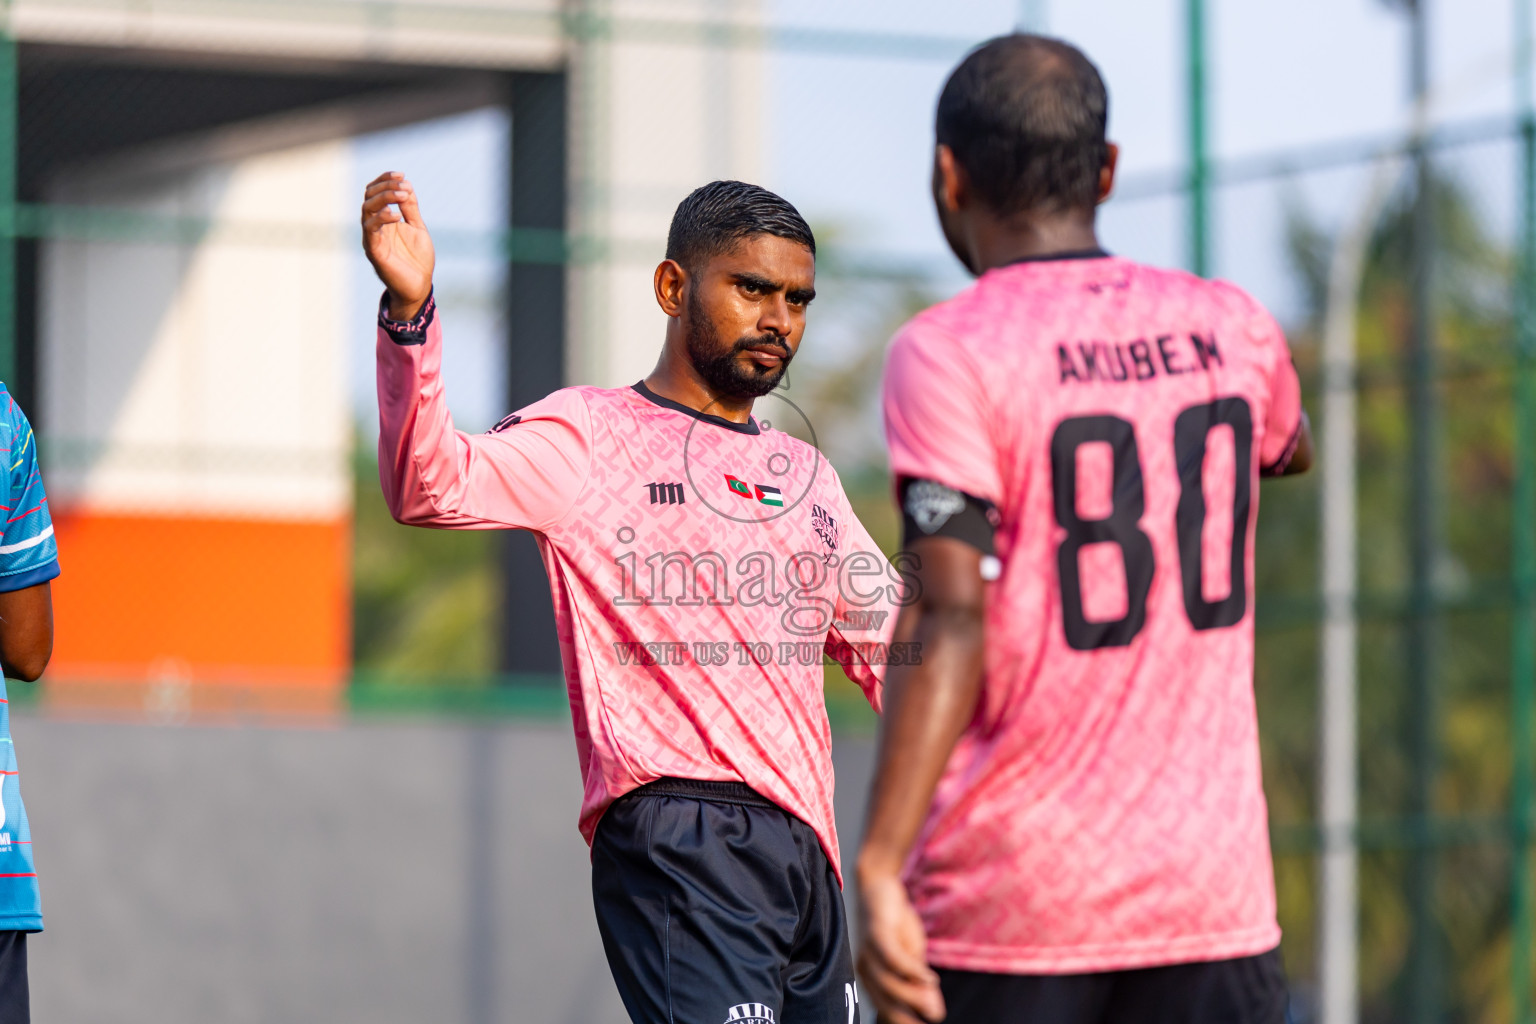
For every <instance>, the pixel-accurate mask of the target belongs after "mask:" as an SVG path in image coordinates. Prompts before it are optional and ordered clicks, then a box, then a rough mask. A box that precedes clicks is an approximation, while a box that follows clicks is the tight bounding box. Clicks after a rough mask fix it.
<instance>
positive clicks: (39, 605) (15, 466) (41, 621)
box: [0, 384, 59, 1024]
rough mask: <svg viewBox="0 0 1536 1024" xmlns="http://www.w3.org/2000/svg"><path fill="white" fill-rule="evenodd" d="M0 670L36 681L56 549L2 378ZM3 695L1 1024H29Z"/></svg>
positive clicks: (24, 898) (28, 896)
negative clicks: (2, 461) (2, 470)
mask: <svg viewBox="0 0 1536 1024" xmlns="http://www.w3.org/2000/svg"><path fill="white" fill-rule="evenodd" d="M0 458H3V459H4V460H5V461H4V463H3V466H4V468H5V472H4V475H3V477H0V519H3V521H4V523H3V527H0V669H4V671H5V676H6V678H8V679H21V680H24V681H26V682H31V681H33V680H35V679H36V678H37V677H38V676H40V675H42V674H43V669H44V668H46V667H47V665H48V658H49V656H50V655H52V653H53V595H52V592H51V589H50V583H49V581H51V580H52V579H53V578H54V577H56V576H58V575H59V548H58V544H57V543H56V542H55V540H54V537H53V518H52V517H51V516H50V515H49V514H48V496H47V494H46V493H44V491H43V478H42V474H41V473H39V472H38V466H37V440H36V438H34V437H33V435H32V425H31V424H30V423H28V422H27V417H26V414H25V413H23V412H22V411H21V407H20V406H18V405H17V404H16V402H15V400H13V399H12V398H11V395H10V393H9V392H8V391H6V389H5V386H4V385H3V384H0ZM17 772H18V769H17V766H16V748H15V745H14V744H13V743H12V742H11V716H10V704H9V694H8V693H7V692H6V690H5V688H4V683H3V682H0V1024H30V1021H31V1017H32V1011H31V998H30V995H29V992H28V986H27V933H28V932H40V931H42V930H43V908H42V903H41V900H40V899H39V895H38V887H37V868H36V867H35V866H34V864H33V861H32V830H31V828H30V827H28V825H27V809H26V807H24V806H23V805H22V802H21V777H20V775H19V774H18V773H17Z"/></svg>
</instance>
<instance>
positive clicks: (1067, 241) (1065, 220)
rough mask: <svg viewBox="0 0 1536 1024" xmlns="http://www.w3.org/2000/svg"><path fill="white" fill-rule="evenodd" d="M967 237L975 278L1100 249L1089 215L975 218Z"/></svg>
mask: <svg viewBox="0 0 1536 1024" xmlns="http://www.w3.org/2000/svg"><path fill="white" fill-rule="evenodd" d="M968 234H969V238H967V240H966V241H967V243H968V244H967V246H966V248H967V250H968V252H969V255H970V257H971V258H970V266H971V269H972V271H974V272H975V274H976V275H977V276H978V277H979V276H981V275H982V274H985V273H986V272H987V271H989V270H991V269H993V268H994V267H1002V266H1007V265H1008V264H1010V263H1017V262H1018V261H1019V260H1025V259H1035V258H1039V257H1041V256H1053V255H1055V254H1057V253H1067V252H1084V251H1087V250H1091V249H1098V248H1100V245H1099V236H1098V233H1097V232H1096V231H1095V230H1094V217H1093V212H1092V211H1087V212H1083V211H1071V212H1068V213H1062V214H1053V215H1049V216H1034V215H1029V214H1026V215H1023V216H1019V217H1014V218H1009V219H1002V218H991V217H987V218H979V219H978V220H977V221H976V222H975V223H974V224H973V225H972V227H971V230H970V232H969V233H968Z"/></svg>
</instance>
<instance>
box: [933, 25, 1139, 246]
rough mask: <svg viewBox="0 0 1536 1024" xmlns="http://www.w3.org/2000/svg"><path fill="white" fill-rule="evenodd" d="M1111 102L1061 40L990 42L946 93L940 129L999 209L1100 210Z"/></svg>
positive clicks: (1089, 66) (1093, 72)
mask: <svg viewBox="0 0 1536 1024" xmlns="http://www.w3.org/2000/svg"><path fill="white" fill-rule="evenodd" d="M1108 121H1109V97H1108V94H1107V93H1106V92H1105V89H1104V80H1103V78H1101V77H1100V76H1099V71H1098V68H1096V67H1094V66H1093V63H1092V62H1091V61H1090V60H1089V59H1088V58H1087V57H1085V56H1083V53H1082V51H1080V50H1078V49H1077V48H1076V47H1074V46H1071V45H1069V44H1067V43H1064V42H1061V41H1060V40H1058V39H1047V38H1046V37H1044V36H1036V35H1026V34H1022V33H1021V34H1016V35H1011V36H1001V37H999V38H997V39H993V40H991V41H990V42H987V43H984V44H982V45H981V46H980V47H978V48H977V49H975V50H973V51H972V52H971V53H970V55H969V56H967V57H966V58H965V60H963V61H962V62H961V63H960V66H959V67H957V68H956V69H955V70H954V73H953V74H951V75H950V76H949V81H947V82H945V83H944V91H943V93H941V94H940V96H939V109H938V116H937V118H936V123H935V131H936V135H937V137H938V141H939V143H940V144H941V145H944V146H948V147H949V148H950V150H951V151H952V152H953V153H954V155H955V159H956V160H957V161H958V162H959V164H960V166H962V167H963V168H965V171H966V174H967V175H968V176H969V178H970V181H971V185H972V187H973V188H975V190H976V192H977V194H978V195H979V196H980V197H981V199H982V201H983V202H985V203H986V204H987V205H988V206H989V207H991V208H992V210H993V211H994V212H996V213H999V214H1004V215H1009V214H1015V213H1023V212H1026V211H1056V210H1069V209H1074V208H1087V209H1092V208H1093V206H1094V205H1095V204H1096V203H1097V201H1098V187H1099V171H1100V169H1101V168H1103V166H1104V164H1105V162H1106V160H1107V159H1108V148H1107V146H1106V143H1105V128H1106V127H1107V125H1108Z"/></svg>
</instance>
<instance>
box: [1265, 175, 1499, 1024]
mask: <svg viewBox="0 0 1536 1024" xmlns="http://www.w3.org/2000/svg"><path fill="white" fill-rule="evenodd" d="M1413 198H1414V197H1413V195H1412V193H1411V192H1410V191H1407V190H1406V189H1405V190H1404V192H1403V193H1402V194H1401V195H1400V196H1399V197H1398V199H1397V201H1396V202H1395V203H1394V204H1393V205H1391V206H1390V207H1389V208H1388V210H1387V211H1386V214H1385V215H1384V216H1383V218H1382V219H1381V222H1380V223H1379V224H1378V225H1377V227H1376V229H1375V232H1374V236H1373V238H1372V242H1371V245H1370V249H1369V255H1368V262H1367V265H1366V267H1365V274H1364V279H1363V282H1362V288H1361V294H1360V301H1359V308H1358V321H1357V323H1358V349H1359V373H1358V377H1357V382H1356V386H1357V393H1358V397H1359V405H1358V427H1359V463H1358V464H1359V475H1358V478H1357V495H1358V502H1359V523H1360V527H1359V537H1358V543H1359V552H1360V564H1359V568H1360V595H1361V596H1360V646H1359V673H1360V674H1359V679H1360V695H1359V709H1360V717H1359V738H1360V750H1361V757H1360V779H1361V784H1360V809H1361V818H1362V827H1361V835H1362V845H1363V847H1364V848H1363V851H1362V855H1361V879H1360V886H1361V908H1360V914H1361V986H1362V1000H1363V1010H1364V1016H1365V1019H1366V1020H1368V1021H1388V1020H1394V1019H1398V1018H1399V1017H1401V1016H1403V1015H1404V1014H1403V1006H1402V1003H1401V998H1402V992H1403V990H1404V982H1405V979H1404V977H1403V973H1404V970H1405V967H1406V959H1405V958H1406V954H1407V950H1408V946H1409V940H1410V935H1411V931H1412V922H1411V919H1410V918H1411V915H1410V910H1409V908H1410V906H1411V903H1410V894H1409V892H1408V889H1407V887H1408V884H1409V877H1410V876H1409V873H1408V870H1407V867H1408V863H1409V859H1410V845H1409V844H1410V840H1411V836H1412V828H1411V822H1410V821H1409V820H1408V817H1407V816H1408V813H1409V809H1410V807H1411V803H1410V797H1411V789H1410V787H1411V780H1412V778H1413V774H1414V764H1413V763H1412V756H1413V755H1412V748H1411V745H1410V743H1409V739H1408V737H1409V729H1410V723H1411V721H1412V716H1413V715H1414V714H1415V709H1414V708H1412V707H1410V694H1409V692H1408V687H1407V686H1406V668H1407V666H1406V665H1405V664H1404V658H1403V655H1404V651H1405V649H1406V644H1405V639H1406V630H1407V629H1409V628H1410V626H1409V624H1408V621H1407V619H1406V618H1405V612H1406V608H1407V596H1408V594H1407V588H1408V584H1409V578H1410V577H1409V569H1410V563H1409V557H1408V544H1409V535H1408V512H1409V481H1410V473H1411V471H1412V467H1411V466H1410V464H1409V433H1410V426H1411V424H1410V420H1409V415H1410V412H1409V402H1408V394H1407V384H1408V377H1407V373H1408V367H1409V354H1408V344H1409V336H1410V330H1411V324H1412V320H1411V311H1412V298H1413V296H1412V293H1411V291H1410V285H1409V282H1410V280H1411V275H1410V269H1411V262H1410V261H1411V247H1410V242H1411V237H1412V236H1411V223H1412V202H1413ZM1431 203H1432V209H1433V221H1434V225H1435V249H1434V274H1433V280H1434V292H1433V296H1432V304H1433V309H1434V345H1435V351H1436V360H1437V364H1438V366H1437V369H1438V372H1437V380H1436V384H1435V389H1434V394H1435V399H1436V403H1437V411H1438V439H1437V443H1438V447H1437V451H1436V457H1435V464H1434V465H1433V466H1432V467H1430V468H1431V472H1432V473H1433V479H1434V481H1435V486H1434V492H1435V496H1436V502H1437V520H1438V525H1439V544H1438V550H1437V552H1436V557H1435V563H1434V570H1433V578H1434V587H1435V591H1436V596H1437V600H1438V603H1439V607H1440V610H1441V612H1440V615H1439V616H1438V621H1437V623H1436V626H1435V633H1434V640H1433V645H1432V649H1433V650H1434V652H1435V657H1434V662H1433V667H1432V679H1433V706H1432V707H1431V708H1430V709H1428V713H1429V714H1430V715H1431V720H1432V721H1433V723H1434V735H1435V754H1434V761H1435V763H1434V765H1433V769H1434V779H1435V786H1434V795H1433V800H1434V813H1435V816H1436V820H1435V821H1434V822H1432V823H1431V828H1430V834H1431V836H1432V837H1433V838H1434V842H1435V849H1436V851H1437V852H1436V875H1435V887H1434V893H1433V899H1434V901H1435V908H1436V921H1435V929H1436V939H1435V941H1436V944H1437V948H1438V949H1439V950H1440V953H1441V966H1442V970H1441V978H1440V983H1439V988H1440V991H1441V992H1442V993H1443V995H1444V1004H1445V1005H1444V1007H1443V1011H1444V1013H1443V1019H1446V1020H1504V1019H1507V1018H1508V1013H1509V998H1508V996H1509V994H1508V982H1507V979H1508V926H1509V920H1508V902H1507V901H1508V875H1509V866H1508V848H1507V843H1506V837H1507V833H1506V832H1505V831H1504V829H1503V820H1502V818H1501V815H1502V814H1503V813H1504V809H1505V806H1506V800H1507V793H1508V777H1509V766H1510V762H1509V740H1508V736H1509V721H1508V711H1509V702H1508V691H1509V648H1510V636H1509V629H1510V617H1509V614H1508V603H1509V599H1510V589H1509V554H1510V542H1509V533H1510V520H1509V516H1510V492H1511V482H1512V440H1513V438H1512V433H1511V431H1512V423H1513V417H1512V413H1511V409H1512V405H1511V402H1512V380H1511V375H1510V370H1511V368H1512V325H1511V319H1510V301H1509V289H1510V259H1509V256H1508V254H1507V253H1505V252H1504V251H1502V250H1501V249H1500V247H1499V246H1498V245H1496V244H1495V243H1494V242H1493V241H1491V240H1490V238H1489V237H1488V235H1487V233H1486V232H1485V230H1484V228H1483V226H1482V224H1481V223H1480V221H1479V219H1478V217H1477V215H1476V212H1475V210H1474V208H1473V206H1472V204H1471V203H1470V202H1469V200H1468V197H1467V195H1466V193H1465V192H1464V190H1463V189H1462V188H1461V187H1459V186H1458V185H1457V183H1456V182H1454V181H1452V180H1450V179H1448V178H1440V179H1437V180H1436V182H1435V184H1434V187H1433V191H1432V194H1431ZM1289 222H1290V229H1289V250H1290V257H1291V263H1292V266H1293V268H1294V270H1295V272H1296V274H1297V278H1298V280H1299V282H1300V283H1301V285H1302V292H1303V294H1304V295H1305V296H1306V297H1307V299H1308V301H1309V305H1310V313H1309V316H1308V317H1307V318H1306V321H1305V322H1304V323H1303V324H1300V325H1297V327H1296V328H1295V329H1294V330H1293V331H1292V336H1291V341H1292V346H1293V350H1294V353H1295V356H1296V361H1297V365H1298V367H1299V369H1300V370H1301V372H1302V378H1303V388H1304V391H1305V393H1306V394H1307V395H1308V396H1309V404H1312V403H1313V402H1314V401H1315V400H1316V397H1317V396H1318V394H1319V388H1320V387H1321V383H1322V382H1321V380H1320V374H1319V366H1318V360H1319V346H1318V335H1319V331H1320V325H1321V323H1322V319H1323V314H1324V308H1323V307H1324V303H1325V296H1326V274H1327V266H1328V260H1329V258H1330V255H1331V248H1332V244H1331V241H1330V240H1329V239H1328V238H1327V237H1326V235H1325V234H1324V233H1323V232H1322V231H1321V230H1319V229H1318V228H1317V227H1316V226H1315V225H1314V224H1313V223H1312V222H1311V221H1310V220H1309V219H1308V217H1307V216H1306V214H1305V213H1304V212H1303V211H1301V210H1300V209H1299V208H1296V207H1294V206H1293V208H1292V210H1291V213H1290V218H1289ZM1314 422H1317V421H1316V420H1315V419H1314ZM1318 426H1320V427H1321V428H1322V429H1326V428H1327V424H1326V423H1319V424H1318ZM1316 487H1317V480H1316V479H1306V478H1304V479H1303V480H1299V481H1282V482H1278V483H1274V484H1268V485H1266V487H1265V490H1264V495H1263V511H1262V513H1261V515H1260V520H1259V527H1258V530H1259V541H1258V551H1257V556H1258V563H1259V568H1258V580H1257V583H1258V587H1259V591H1260V596H1259V602H1258V604H1259V609H1258V611H1259V642H1258V654H1257V671H1256V676H1257V686H1258V701H1259V714H1260V726H1261V731H1262V734H1263V740H1264V768H1265V785H1266V792H1267V794H1268V797H1269V802H1270V811H1271V817H1272V820H1273V821H1274V822H1275V823H1276V827H1275V841H1276V848H1277V853H1278V854H1279V857H1278V859H1277V864H1276V868H1277V883H1278V889H1279V895H1280V903H1281V923H1282V926H1283V927H1284V928H1285V932H1286V938H1285V952H1286V963H1287V967H1288V969H1289V970H1290V972H1291V973H1292V975H1293V977H1296V978H1299V979H1302V980H1303V981H1305V980H1306V979H1308V978H1309V977H1310V976H1311V975H1312V973H1313V967H1314V958H1315V953H1316V951H1315V947H1314V944H1313V935H1312V931H1313V923H1314V922H1313V918H1314V913H1315V900H1316V890H1315V870H1314V865H1315V856H1316V853H1315V843H1314V836H1313V833H1312V830H1311V828H1310V823H1311V822H1312V821H1313V820H1314V819H1315V813H1316V806H1315V799H1314V794H1315V792H1316V775H1315V766H1316V760H1317V745H1316V728H1317V719H1316V715H1317V700H1316V698H1317V694H1316V691H1317V685H1316V679H1317V663H1318V628H1317V619H1318V617H1319V616H1320V615H1321V607H1320V605H1319V604H1318V602H1317V600H1316V596H1315V595H1316V594H1317V590H1318V571H1317V570H1318V565H1317V560H1318V536H1317V500H1318V495H1317V490H1316Z"/></svg>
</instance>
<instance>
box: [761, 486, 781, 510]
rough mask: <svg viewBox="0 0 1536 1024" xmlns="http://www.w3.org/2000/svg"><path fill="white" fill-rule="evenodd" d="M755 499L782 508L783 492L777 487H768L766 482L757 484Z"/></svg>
mask: <svg viewBox="0 0 1536 1024" xmlns="http://www.w3.org/2000/svg"><path fill="white" fill-rule="evenodd" d="M757 500H758V501H760V502H762V503H763V504H764V505H773V506H776V507H778V508H783V507H784V492H783V491H780V490H779V489H778V488H777V487H769V486H768V485H767V484H758V485H757Z"/></svg>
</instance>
